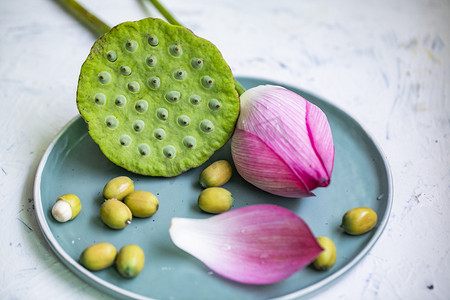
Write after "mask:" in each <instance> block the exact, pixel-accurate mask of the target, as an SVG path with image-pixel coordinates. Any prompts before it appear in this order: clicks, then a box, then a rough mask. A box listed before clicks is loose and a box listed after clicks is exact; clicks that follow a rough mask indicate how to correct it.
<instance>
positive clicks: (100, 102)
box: [94, 93, 106, 105]
mask: <svg viewBox="0 0 450 300" xmlns="http://www.w3.org/2000/svg"><path fill="white" fill-rule="evenodd" d="M94 101H95V103H97V104H98V105H104V104H105V102H106V96H105V94H102V93H98V94H96V95H95V97H94Z"/></svg>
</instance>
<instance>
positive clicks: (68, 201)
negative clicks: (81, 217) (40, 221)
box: [52, 194, 81, 222]
mask: <svg viewBox="0 0 450 300" xmlns="http://www.w3.org/2000/svg"><path fill="white" fill-rule="evenodd" d="M80 211H81V202H80V199H79V198H78V197H77V196H76V195H74V194H65V195H62V196H61V197H58V199H56V202H55V204H54V205H53V207H52V216H53V217H54V218H55V220H56V221H58V222H67V221H70V220H73V219H75V217H76V216H78V214H79V213H80Z"/></svg>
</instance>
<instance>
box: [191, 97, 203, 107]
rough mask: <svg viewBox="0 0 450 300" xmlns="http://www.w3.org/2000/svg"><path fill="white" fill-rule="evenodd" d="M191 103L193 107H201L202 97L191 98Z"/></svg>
mask: <svg viewBox="0 0 450 300" xmlns="http://www.w3.org/2000/svg"><path fill="white" fill-rule="evenodd" d="M189 101H190V102H191V103H192V104H193V105H199V104H200V102H201V101H202V98H200V96H198V95H192V96H191V98H189Z"/></svg>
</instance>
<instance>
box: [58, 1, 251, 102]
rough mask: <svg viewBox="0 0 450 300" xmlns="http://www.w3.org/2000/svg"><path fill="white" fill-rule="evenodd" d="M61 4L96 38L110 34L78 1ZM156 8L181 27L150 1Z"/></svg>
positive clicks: (164, 10)
mask: <svg viewBox="0 0 450 300" xmlns="http://www.w3.org/2000/svg"><path fill="white" fill-rule="evenodd" d="M56 1H57V2H58V3H59V4H61V5H62V6H63V7H64V8H65V9H66V10H67V11H68V12H70V13H71V14H72V15H73V16H75V17H76V18H77V19H78V20H80V21H81V22H82V23H83V24H85V25H86V26H87V27H88V28H89V29H90V30H91V31H92V32H93V33H94V34H95V35H96V36H101V35H103V34H104V33H106V32H108V31H109V30H110V29H111V27H109V26H108V25H106V24H105V23H104V22H103V21H102V20H100V19H99V18H97V17H96V16H95V15H93V14H92V13H90V12H89V11H88V10H87V9H85V8H84V7H83V6H81V5H80V4H79V3H78V2H77V1H76V0H56ZM149 1H150V2H151V3H152V4H153V5H154V6H155V8H156V9H157V10H158V11H159V12H160V13H161V14H162V15H163V16H164V18H166V20H167V21H168V22H169V23H170V24H172V25H178V26H183V25H181V24H180V23H179V22H178V21H177V20H176V19H175V18H174V17H173V16H172V14H171V13H170V12H169V11H168V10H167V9H166V8H165V7H164V6H163V5H162V4H161V3H160V2H159V1H158V0H149ZM234 84H235V86H236V91H237V92H238V94H239V96H240V95H242V94H243V93H244V92H245V88H244V87H243V86H242V85H241V84H240V83H239V81H237V80H236V78H235V79H234Z"/></svg>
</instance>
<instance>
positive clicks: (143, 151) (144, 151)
mask: <svg viewBox="0 0 450 300" xmlns="http://www.w3.org/2000/svg"><path fill="white" fill-rule="evenodd" d="M138 150H139V153H140V154H141V155H142V156H147V155H149V154H150V147H149V146H148V145H147V144H144V143H142V144H139V145H138Z"/></svg>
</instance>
